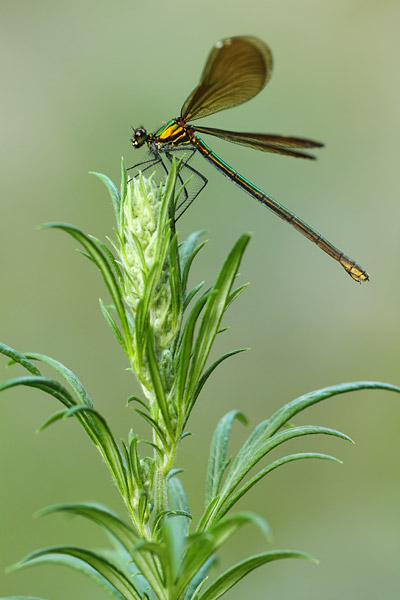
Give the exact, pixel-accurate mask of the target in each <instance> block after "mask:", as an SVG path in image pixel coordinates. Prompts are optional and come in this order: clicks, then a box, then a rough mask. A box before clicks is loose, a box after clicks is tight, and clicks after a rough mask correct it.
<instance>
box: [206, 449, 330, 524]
mask: <svg viewBox="0 0 400 600" xmlns="http://www.w3.org/2000/svg"><path fill="white" fill-rule="evenodd" d="M307 458H316V459H321V460H330V461H333V462H337V463H340V464H342V461H341V460H339V459H338V458H335V457H334V456H330V455H329V454H321V453H319V452H302V453H298V454H289V455H287V456H284V457H283V458H279V459H278V460H275V461H274V462H272V463H271V464H270V465H268V466H267V467H265V468H264V469H262V470H261V471H260V472H259V473H257V475H255V476H254V477H252V478H251V479H249V481H246V483H245V485H244V486H242V487H241V488H240V489H239V490H238V491H237V492H236V493H235V494H234V495H233V496H232V497H231V498H229V500H228V501H227V502H225V504H224V505H223V506H222V508H221V509H220V510H218V519H219V518H220V517H223V516H225V515H226V514H227V513H228V512H229V511H230V510H231V508H232V507H233V506H234V505H235V504H236V502H238V501H239V500H240V499H241V498H242V497H243V496H244V495H245V494H246V493H247V492H248V491H249V490H250V489H251V488H252V487H253V486H254V485H255V484H256V483H257V482H258V481H260V479H262V478H263V477H265V476H266V475H267V474H268V473H271V472H272V471H274V470H275V469H277V468H278V467H280V466H282V465H286V464H288V463H290V462H293V461H295V460H304V459H307Z"/></svg>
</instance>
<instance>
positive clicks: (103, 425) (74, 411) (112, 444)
mask: <svg viewBox="0 0 400 600" xmlns="http://www.w3.org/2000/svg"><path fill="white" fill-rule="evenodd" d="M80 413H83V414H85V415H89V416H90V417H91V418H92V419H93V420H94V422H95V424H96V428H94V427H93V428H92V431H93V435H94V436H95V438H96V442H97V447H98V448H99V450H101V454H102V456H103V458H104V460H105V462H106V464H107V466H108V467H109V469H110V471H111V473H112V474H113V476H114V479H115V482H116V484H117V486H118V488H119V490H120V492H121V494H122V497H123V498H125V497H126V495H127V493H128V491H129V485H128V482H127V472H126V465H125V462H124V459H123V455H122V453H121V450H120V448H119V446H118V444H117V442H116V441H115V439H114V436H113V435H112V433H111V430H110V428H109V427H108V425H107V422H106V420H105V419H104V417H102V415H101V414H100V413H98V412H97V411H96V410H94V408H90V407H88V406H75V407H74V408H71V409H70V410H69V411H68V412H67V414H66V417H72V416H76V415H78V414H80Z"/></svg>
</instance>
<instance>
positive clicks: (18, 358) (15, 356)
mask: <svg viewBox="0 0 400 600" xmlns="http://www.w3.org/2000/svg"><path fill="white" fill-rule="evenodd" d="M0 354H4V355H5V356H8V357H9V358H11V360H12V362H14V363H18V364H20V365H21V366H22V367H24V368H25V369H26V370H27V371H29V373H31V374H32V375H37V376H39V377H40V375H41V372H40V371H39V369H37V368H36V367H35V365H33V364H32V363H31V362H30V361H29V360H27V358H26V356H25V355H24V354H21V353H20V352H18V351H17V350H14V348H11V346H7V345H6V344H2V343H1V342H0ZM11 364H12V363H11Z"/></svg>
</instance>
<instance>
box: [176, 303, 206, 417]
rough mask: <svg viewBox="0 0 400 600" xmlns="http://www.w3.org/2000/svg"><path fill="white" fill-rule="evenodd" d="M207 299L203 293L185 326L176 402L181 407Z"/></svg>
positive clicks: (180, 352)
mask: <svg viewBox="0 0 400 600" xmlns="http://www.w3.org/2000/svg"><path fill="white" fill-rule="evenodd" d="M207 299H208V294H203V296H202V297H201V298H199V299H198V300H197V302H196V303H195V305H194V306H193V308H192V310H191V311H190V314H189V317H188V318H187V320H186V323H185V326H184V330H183V336H182V342H181V347H180V349H179V365H178V368H177V383H176V402H177V406H178V407H179V408H181V407H182V406H183V397H184V394H185V390H186V381H187V376H188V372H189V365H190V360H191V356H192V344H193V338H194V331H195V327H196V323H197V320H198V318H199V316H200V313H201V311H202V310H203V308H204V306H205V304H206V302H207Z"/></svg>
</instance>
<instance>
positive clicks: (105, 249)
mask: <svg viewBox="0 0 400 600" xmlns="http://www.w3.org/2000/svg"><path fill="white" fill-rule="evenodd" d="M89 237H90V239H92V240H93V241H94V242H96V244H97V245H98V246H100V248H101V249H102V250H103V252H104V254H105V255H106V257H107V258H108V260H109V261H110V264H111V266H112V267H113V269H114V272H115V275H116V276H117V279H118V281H119V285H120V287H121V288H122V287H123V285H124V278H123V275H122V272H121V269H120V266H119V264H118V263H117V261H116V260H115V256H114V254H113V253H112V252H111V250H110V248H109V247H108V246H107V245H106V244H105V243H104V242H102V241H101V240H100V239H99V238H98V237H96V236H94V235H90V236H89ZM107 239H108V241H109V242H110V243H111V244H113V242H112V240H110V238H107Z"/></svg>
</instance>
